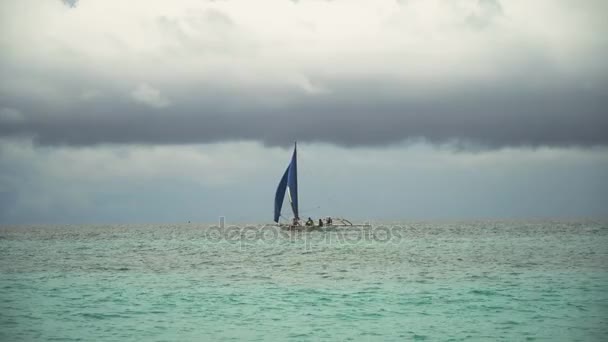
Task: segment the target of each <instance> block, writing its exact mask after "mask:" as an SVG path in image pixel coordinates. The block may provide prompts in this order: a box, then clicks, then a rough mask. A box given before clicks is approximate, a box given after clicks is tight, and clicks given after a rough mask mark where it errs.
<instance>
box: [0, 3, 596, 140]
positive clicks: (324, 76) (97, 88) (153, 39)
mask: <svg viewBox="0 0 608 342" xmlns="http://www.w3.org/2000/svg"><path fill="white" fill-rule="evenodd" d="M32 3H33V2H32ZM91 3H95V4H97V6H101V5H99V4H100V2H94V1H92V2H91ZM378 3H379V4H380V5H376V4H377V3H376V2H370V3H369V6H372V7H373V6H379V9H380V10H383V11H385V12H386V13H387V14H386V15H383V16H379V17H376V16H374V15H372V14H368V13H367V11H365V10H366V9H367V8H364V7H361V8H359V7H356V6H355V5H348V4H345V3H340V2H328V3H325V5H324V6H327V9H328V10H337V9H341V7H339V6H353V7H352V8H351V7H345V8H347V9H349V10H351V11H352V13H353V17H356V18H359V17H361V18H363V19H365V18H367V19H368V20H369V22H368V23H367V24H368V26H367V27H364V28H363V29H361V31H358V32H356V33H357V34H356V35H354V34H352V32H351V31H352V30H355V29H356V28H357V27H359V26H360V25H359V26H356V25H355V24H354V23H350V22H349V21H344V22H340V24H341V25H336V26H337V28H333V27H330V26H328V22H330V19H332V18H333V17H332V15H331V12H330V14H328V16H329V18H328V19H327V22H326V21H324V20H325V19H323V17H322V16H321V15H315V13H314V12H310V11H312V10H311V9H308V11H309V12H310V13H309V12H302V13H303V14H302V13H300V12H296V11H295V9H294V8H291V7H289V8H287V7H285V6H295V7H296V8H298V11H299V10H300V8H304V10H306V7H305V6H307V2H298V3H297V4H292V3H286V4H284V5H282V6H283V7H277V8H276V9H275V10H276V11H277V15H279V14H283V15H285V16H294V18H286V19H285V23H278V24H277V25H284V27H282V28H283V29H284V31H285V32H282V31H281V27H279V28H277V29H273V30H269V29H268V28H267V27H266V26H264V20H262V19H260V18H261V17H262V16H263V14H262V13H259V14H258V15H257V16H251V17H246V15H245V14H244V11H246V10H247V8H240V7H238V6H248V5H246V2H241V3H238V4H237V5H234V4H233V3H230V2H222V4H220V5H213V6H215V7H212V8H200V9H198V10H195V11H188V12H186V14H183V13H182V14H171V13H173V12H175V8H172V7H171V8H168V9H165V8H163V6H164V5H162V4H161V3H160V2H159V3H153V4H151V5H150V6H151V7H152V8H157V7H158V13H159V15H157V16H152V17H149V18H139V21H138V22H143V23H144V24H141V25H139V24H138V26H137V25H131V24H130V23H128V22H127V21H124V22H122V21H117V23H118V24H117V25H116V26H117V28H116V30H115V31H112V28H107V27H106V26H104V25H106V24H107V23H106V22H105V20H101V23H100V24H94V23H92V24H91V27H93V28H92V29H90V31H87V32H85V33H82V34H83V35H85V34H89V36H86V35H85V36H80V35H77V34H78V33H74V31H73V26H69V25H68V26H66V28H65V31H62V30H57V32H59V33H56V36H54V37H53V38H54V39H47V40H44V42H43V43H40V45H35V43H36V42H37V41H38V40H37V39H39V38H41V35H40V32H39V31H38V30H36V29H33V28H32V27H33V26H31V27H30V26H27V27H26V28H27V29H26V28H24V31H23V36H24V37H25V38H24V41H17V40H16V39H17V38H16V36H10V35H9V36H8V38H6V39H4V40H2V41H1V42H0V44H1V45H0V46H2V47H4V48H5V49H4V50H5V51H8V53H7V54H6V55H5V56H4V57H0V71H1V72H2V73H3V75H5V79H4V80H3V81H2V84H1V87H0V108H9V109H10V113H13V114H14V113H18V114H19V120H3V121H2V123H1V125H0V135H1V136H17V135H25V136H31V137H33V138H34V140H35V141H36V142H37V143H39V144H43V145H62V144H67V145H93V144H102V143H121V144H130V143H135V144H181V143H211V142H218V141H234V140H257V141H261V142H263V143H265V144H268V145H285V144H289V143H290V142H291V141H293V140H295V139H297V140H300V141H318V142H328V143H333V144H337V145H343V146H363V145H382V144H390V143H395V142H399V141H404V140H412V139H413V140H417V139H424V140H427V141H430V142H434V143H446V142H455V141H460V142H471V143H474V144H479V145H482V146H487V147H491V148H495V147H504V146H542V145H550V146H568V145H579V146H593V145H608V134H606V133H605V132H608V115H607V114H606V113H607V112H608V111H607V108H608V96H607V95H608V73H607V70H606V68H605V66H604V65H605V63H604V62H603V61H602V58H601V57H602V56H604V55H605V53H606V52H607V51H606V46H607V45H606V44H605V41H604V38H601V37H603V35H602V34H601V32H603V33H606V31H607V30H606V25H605V24H601V23H599V21H598V20H599V19H598V18H597V16H596V15H594V10H596V9H598V8H600V7H602V5H600V4H599V3H598V4H597V5H595V4H594V3H590V4H589V5H587V7H585V8H583V9H581V8H578V9H577V10H578V11H579V12H573V11H571V9H570V8H568V6H567V5H566V4H565V3H562V2H555V3H553V4H552V5H551V6H553V7H551V8H552V10H553V12H556V13H558V14H559V15H554V16H553V17H551V16H548V17H547V18H545V24H544V26H543V27H544V28H543V29H542V30H541V29H539V28H538V27H537V26H536V25H534V24H533V22H532V21H533V20H536V19H537V18H533V17H530V18H528V17H525V15H526V12H525V11H523V12H522V8H521V6H522V5H521V4H520V7H517V3H515V4H509V3H502V4H501V3H499V2H497V1H491V0H485V1H479V2H471V3H470V4H472V7H471V8H472V9H469V8H468V7H463V8H459V7H455V5H452V4H451V3H450V2H441V1H438V2H437V3H438V4H440V6H438V10H437V11H439V10H441V12H437V13H432V12H431V13H428V12H425V11H426V7H425V5H424V2H416V1H411V2H405V3H402V4H401V5H396V6H397V7H391V6H392V5H390V4H389V2H386V4H385V3H384V2H382V1H380V2H378ZM545 5H546V4H545ZM87 6H88V5H87V3H86V2H82V3H79V6H78V8H75V9H73V10H74V11H75V12H74V13H76V12H77V11H81V12H78V13H82V14H81V15H82V18H83V19H84V18H87V16H91V18H92V19H96V18H97V19H99V18H98V17H96V16H95V15H96V14H95V13H97V12H96V11H94V10H95V9H96V8H91V9H88V8H87ZM108 6H109V5H108ZM205 6H207V5H205ZM546 6H549V5H546ZM311 8H312V7H311ZM404 8H405V9H404ZM543 9H544V7H543V6H541V5H538V4H537V5H535V6H534V8H533V9H532V10H531V12H533V13H535V14H539V13H542V11H543ZM60 10H61V9H55V8H52V9H48V12H49V13H54V12H53V11H60ZM63 10H65V8H64V9H63ZM304 10H303V11H304ZM172 11H173V12H172ZM358 11H360V12H358ZM133 12H134V13H136V12H137V11H135V10H134V11H133ZM165 12H166V13H168V14H162V15H160V13H165ZM266 12H268V11H264V13H266ZM553 12H552V13H553ZM180 13H181V12H180ZM294 13H296V14H294ZM370 13H371V12H370ZM373 13H375V12H373ZM412 13H413V14H412ZM317 14H318V13H317ZM36 15H38V16H41V17H42V18H43V19H44V18H47V17H52V15H50V14H47V13H46V12H44V11H41V12H40V13H38V14H36ZM100 15H101V16H102V15H103V14H100ZM134 15H136V14H129V15H127V16H126V17H125V18H122V19H124V20H127V19H131V16H134ZM424 15H430V16H431V17H432V18H435V17H436V19H433V21H431V23H432V24H426V23H425V22H424V21H423V22H421V23H420V24H416V23H412V19H417V18H419V17H422V18H423V17H424ZM357 16H359V17H357ZM34 17H36V16H34ZM245 17H246V18H245ZM102 18H105V17H102ZM243 18H245V19H243ZM319 18H321V19H319ZM564 18H565V19H564ZM47 19H48V18H47ZM119 19H120V18H119ZM292 19H293V20H292ZM583 19H584V20H583ZM108 20H110V19H109V18H108ZM560 20H566V21H568V22H567V23H568V24H574V25H575V26H571V27H572V28H571V30H570V31H563V32H562V31H560V30H564V29H563V27H562V26H563V25H562V24H563V23H562V22H560ZM42 22H44V20H42ZM583 23H588V24H583ZM119 24H120V25H124V28H123V27H122V26H120V25H119ZM11 25H12V26H11ZM19 25H26V24H22V23H16V22H9V24H4V26H3V30H6V32H12V30H13V29H19V28H20V27H21V26H19ZM146 25H147V26H146ZM350 25H355V26H350ZM429 25H430V27H429ZM576 25H579V26H576ZM142 26H143V27H145V31H144V32H140V31H139V30H141V27H142ZM342 26H345V27H346V28H344V29H341V27H342ZM363 26H365V25H363ZM100 27H101V28H100ZM545 28H546V29H549V30H548V31H544V29H545ZM591 28H593V30H591ZM29 29H31V30H32V31H28V30H29ZM550 29H554V30H555V32H552V31H550ZM597 29H599V30H600V32H599V33H598V32H597ZM334 30H341V31H334ZM15 32H16V31H15ZM68 32H69V33H68ZM370 32H371V33H373V34H371V33H370ZM142 34H145V35H143V36H142ZM73 35H76V36H73ZM91 37H92V38H91ZM141 37H145V38H144V39H140V38H141ZM539 37H540V38H539ZM87 38H91V40H92V41H91V42H88V41H87V40H86V39H87ZM83 39H84V40H83ZM45 56H48V57H45ZM142 104H144V106H142ZM5 112H6V111H5ZM6 113H9V112H6ZM10 113H9V114H10ZM4 116H7V117H8V114H6V115H4ZM11 117H15V115H11Z"/></svg>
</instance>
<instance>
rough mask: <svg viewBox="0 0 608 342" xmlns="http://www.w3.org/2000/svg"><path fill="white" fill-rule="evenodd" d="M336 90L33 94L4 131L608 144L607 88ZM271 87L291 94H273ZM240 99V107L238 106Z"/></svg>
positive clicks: (54, 137)
mask: <svg viewBox="0 0 608 342" xmlns="http://www.w3.org/2000/svg"><path fill="white" fill-rule="evenodd" d="M336 87H337V88H334V89H335V90H334V91H333V92H332V93H330V94H322V95H316V96H302V97H299V98H296V99H294V100H292V101H291V103H290V104H289V105H285V106H283V107H281V108H278V109H277V108H272V107H267V106H263V105H260V104H258V103H256V96H255V95H249V96H246V95H243V94H238V93H234V94H231V93H223V94H219V95H218V96H217V97H216V98H213V97H205V96H200V97H199V98H198V99H196V98H195V96H194V94H193V96H192V97H191V98H189V99H188V100H184V101H179V102H178V101H176V102H175V103H174V104H172V105H171V106H169V107H167V108H160V109H158V108H151V107H148V106H145V105H141V104H137V103H130V102H128V101H117V102H115V103H114V102H112V99H105V100H104V101H96V102H94V103H91V104H81V105H79V106H73V107H70V108H69V109H66V108H62V110H61V111H56V112H49V109H48V108H42V107H38V106H36V105H35V104H31V103H30V104H27V103H13V104H14V106H15V107H18V108H23V113H24V117H25V119H23V120H13V121H7V122H5V123H4V124H3V125H2V126H1V128H0V133H1V134H2V135H3V136H9V135H29V136H32V137H34V139H35V141H36V142H38V143H39V144H43V145H60V144H68V145H91V144H100V143H127V144H129V143H137V144H180V143H212V142H217V141H234V140H258V141H262V142H264V143H265V144H269V145H285V144H289V143H290V142H292V141H293V140H295V139H297V140H300V141H318V142H328V143H333V144H338V145H345V146H357V145H381V144H388V143H393V142H399V141H403V140H408V139H426V140H428V141H431V142H435V143H445V142H454V141H467V142H473V143H477V144H480V145H484V146H488V147H503V146H526V145H529V146H541V145H549V146H569V145H580V146H592V145H607V144H608V134H607V133H606V132H608V115H606V108H608V100H607V97H606V96H605V94H606V93H605V92H604V91H603V90H593V91H592V90H589V89H586V88H584V87H573V86H564V85H559V86H547V87H543V88H540V89H535V88H532V87H529V86H526V85H525V82H523V80H522V82H521V83H520V84H508V85H489V84H487V85H469V86H467V87H463V89H457V90H451V92H450V93H440V92H439V93H437V94H434V93H432V92H431V93H429V94H425V96H423V97H417V96H408V89H400V88H399V86H397V85H394V84H392V85H391V84H382V83H378V82H376V83H374V82H371V81H370V82H361V83H360V84H357V85H349V86H342V87H341V88H340V87H338V86H337V85H336ZM265 96H277V97H281V96H288V95H285V94H274V95H265ZM232 101H235V102H238V103H239V106H238V107H233V106H232Z"/></svg>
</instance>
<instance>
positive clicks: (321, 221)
mask: <svg viewBox="0 0 608 342" xmlns="http://www.w3.org/2000/svg"><path fill="white" fill-rule="evenodd" d="M319 227H323V220H321V219H319Z"/></svg>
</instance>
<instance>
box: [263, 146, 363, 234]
mask: <svg viewBox="0 0 608 342" xmlns="http://www.w3.org/2000/svg"><path fill="white" fill-rule="evenodd" d="M285 194H287V198H288V199H289V203H290V205H291V211H292V212H293V218H292V219H291V220H290V221H288V223H279V220H280V218H281V217H282V215H281V209H282V207H283V202H284V200H285ZM274 222H275V223H277V224H278V225H279V226H281V227H282V228H285V229H307V230H314V229H327V228H334V227H344V226H354V225H353V224H352V223H351V222H350V221H349V220H347V219H344V218H340V217H334V218H332V217H326V218H325V221H324V222H323V221H322V220H321V222H323V224H322V225H317V224H316V222H314V221H312V224H311V222H307V223H305V224H302V220H301V219H300V213H299V209H298V146H297V142H295V143H294V146H293V154H292V156H291V161H290V162H289V165H288V166H287V169H285V172H284V173H283V176H282V177H281V181H280V182H279V185H278V186H277V191H276V193H275V197H274ZM357 226H369V224H363V225H357Z"/></svg>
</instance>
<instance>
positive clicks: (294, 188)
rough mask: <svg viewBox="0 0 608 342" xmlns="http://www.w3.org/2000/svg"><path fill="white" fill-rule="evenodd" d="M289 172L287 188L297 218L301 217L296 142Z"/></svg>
mask: <svg viewBox="0 0 608 342" xmlns="http://www.w3.org/2000/svg"><path fill="white" fill-rule="evenodd" d="M287 170H288V174H287V188H288V189H289V201H290V202H291V210H293V216H294V217H295V218H296V219H298V220H299V219H300V215H299V214H298V158H297V146H296V145H295V144H294V147H293V156H292V157H291V163H290V164H289V168H288V169H287Z"/></svg>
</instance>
